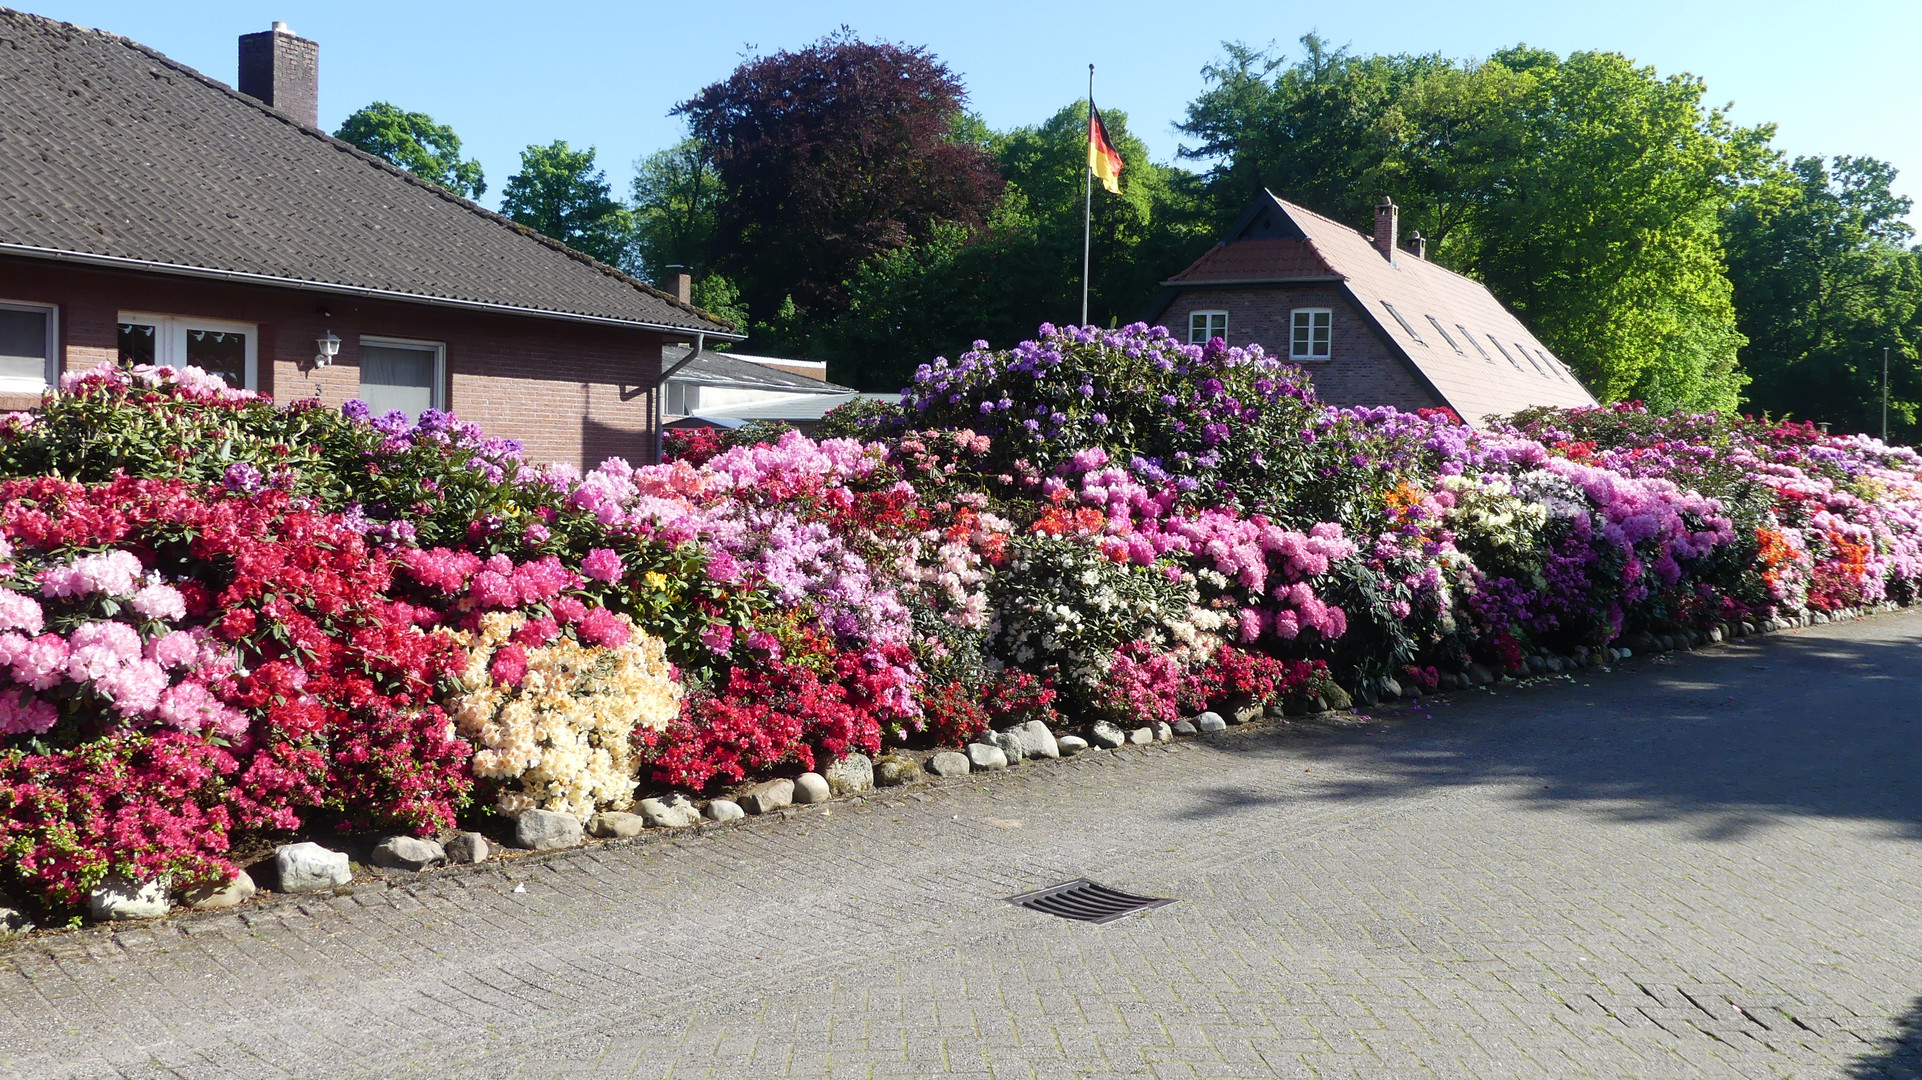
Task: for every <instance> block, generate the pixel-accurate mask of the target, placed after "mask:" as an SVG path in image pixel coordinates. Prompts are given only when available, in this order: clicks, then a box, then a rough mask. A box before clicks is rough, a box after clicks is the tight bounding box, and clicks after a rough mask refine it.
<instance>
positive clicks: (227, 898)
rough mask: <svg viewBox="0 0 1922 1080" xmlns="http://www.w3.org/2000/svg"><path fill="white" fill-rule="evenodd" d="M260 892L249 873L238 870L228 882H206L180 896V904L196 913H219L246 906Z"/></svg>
mask: <svg viewBox="0 0 1922 1080" xmlns="http://www.w3.org/2000/svg"><path fill="white" fill-rule="evenodd" d="M258 891H259V890H258V889H256V888H255V887H254V879H253V878H252V877H250V876H248V874H247V871H245V870H237V871H235V872H234V876H233V877H232V878H230V879H228V880H226V881H204V882H201V883H200V884H198V885H196V886H194V887H193V888H191V889H188V890H186V891H185V892H183V893H181V894H180V902H181V903H183V904H185V905H187V906H188V907H190V908H193V909H194V910H195V911H217V910H219V909H220V908H230V907H234V906H236V905H239V904H244V903H246V902H247V901H249V900H252V899H253V898H254V894H255V893H256V892H258Z"/></svg>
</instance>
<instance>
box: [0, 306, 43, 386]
mask: <svg viewBox="0 0 1922 1080" xmlns="http://www.w3.org/2000/svg"><path fill="white" fill-rule="evenodd" d="M46 378H47V313H46V312H44V311H11V310H8V309H5V308H0V379H5V380H7V381H9V382H16V381H18V382H28V381H32V382H41V383H44V382H45V380H46Z"/></svg>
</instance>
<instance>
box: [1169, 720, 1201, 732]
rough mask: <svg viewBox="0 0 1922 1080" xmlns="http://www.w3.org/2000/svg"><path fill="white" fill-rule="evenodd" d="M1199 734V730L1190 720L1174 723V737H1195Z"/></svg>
mask: <svg viewBox="0 0 1922 1080" xmlns="http://www.w3.org/2000/svg"><path fill="white" fill-rule="evenodd" d="M1200 732H1201V729H1200V728H1198V727H1196V726H1195V725H1194V721H1192V720H1177V721H1175V726H1174V733H1175V734H1176V735H1196V734H1199V733H1200Z"/></svg>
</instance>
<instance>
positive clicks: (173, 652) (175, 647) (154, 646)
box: [147, 630, 200, 668]
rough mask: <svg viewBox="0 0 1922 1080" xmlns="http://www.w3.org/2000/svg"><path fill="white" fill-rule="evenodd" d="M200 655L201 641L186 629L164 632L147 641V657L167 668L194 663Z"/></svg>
mask: <svg viewBox="0 0 1922 1080" xmlns="http://www.w3.org/2000/svg"><path fill="white" fill-rule="evenodd" d="M199 655H200V642H199V641H197V640H195V638H194V636H193V635H192V634H190V633H188V632H186V631H185V630H175V631H172V632H170V633H166V634H162V635H160V636H159V637H157V638H154V639H153V640H152V641H149V642H148V643H147V659H149V660H152V661H153V662H154V663H156V664H159V665H160V666H161V667H165V668H177V667H182V666H184V665H188V664H192V663H193V662H194V660H195V658H197V657H198V656H199Z"/></svg>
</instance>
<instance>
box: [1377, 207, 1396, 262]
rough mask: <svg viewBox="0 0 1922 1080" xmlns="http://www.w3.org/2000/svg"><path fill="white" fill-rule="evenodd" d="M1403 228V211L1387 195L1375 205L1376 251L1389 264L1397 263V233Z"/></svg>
mask: <svg viewBox="0 0 1922 1080" xmlns="http://www.w3.org/2000/svg"><path fill="white" fill-rule="evenodd" d="M1400 227H1401V211H1400V210H1399V209H1397V208H1396V206H1395V200H1393V199H1391V198H1389V197H1388V196H1386V195H1383V196H1382V197H1381V202H1379V203H1376V204H1375V250H1376V251H1379V252H1381V257H1382V258H1384V259H1387V260H1388V261H1389V262H1394V261H1395V232H1396V230H1397V229H1399V228H1400Z"/></svg>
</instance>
